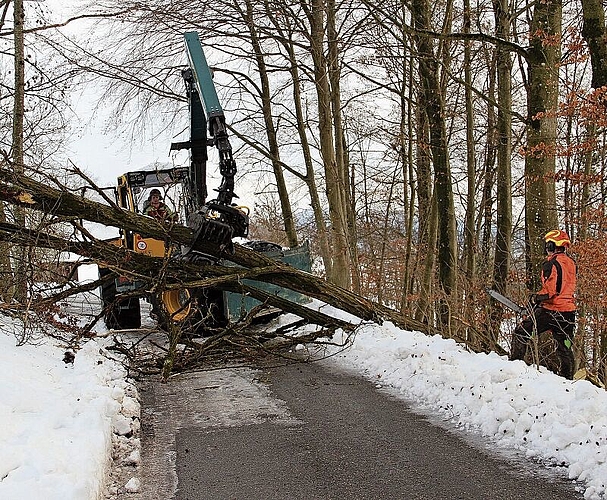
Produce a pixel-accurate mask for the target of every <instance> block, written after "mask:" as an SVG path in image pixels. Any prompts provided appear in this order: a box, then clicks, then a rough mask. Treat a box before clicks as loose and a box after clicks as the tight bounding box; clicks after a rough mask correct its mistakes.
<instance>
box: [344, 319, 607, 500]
mask: <svg viewBox="0 0 607 500" xmlns="http://www.w3.org/2000/svg"><path fill="white" fill-rule="evenodd" d="M334 359H337V360H338V362H339V363H340V364H341V365H343V366H345V367H347V368H349V369H354V370H356V371H358V372H361V373H363V374H364V375H365V376H366V377H367V378H369V379H371V380H373V381H375V383H376V384H377V385H378V386H389V387H392V388H394V389H395V390H396V392H397V393H398V394H399V395H400V396H401V397H403V398H405V399H407V400H408V401H412V402H413V403H414V404H417V406H419V408H420V409H423V410H429V411H431V412H432V413H433V414H437V413H438V414H440V415H442V417H443V418H444V419H446V420H449V421H450V422H452V423H453V424H455V425H456V426H457V427H459V428H460V429H464V430H467V431H472V432H475V433H480V434H481V435H482V436H485V437H487V438H489V439H490V440H491V441H493V442H495V443H496V445H498V446H499V447H501V448H502V449H505V450H506V449H515V450H518V451H521V452H523V453H524V455H525V456H526V457H527V458H529V459H533V460H536V461H539V462H541V463H544V464H545V465H549V466H554V465H556V466H562V467H563V468H565V469H566V472H567V473H568V476H569V478H570V479H572V480H576V481H577V482H579V483H580V490H582V491H584V497H585V498H586V499H589V500H598V499H605V498H607V491H606V484H607V460H606V459H607V392H606V391H605V390H603V389H600V388H598V387H596V386H594V385H592V384H591V383H590V382H588V381H586V380H578V381H570V380H565V379H563V378H561V377H558V376H557V375H555V374H553V373H552V372H549V371H548V370H546V369H544V368H543V367H542V368H541V369H540V370H539V371H538V370H537V369H536V368H535V367H530V366H527V365H526V364H525V363H524V362H522V361H515V362H511V361H508V360H507V358H506V357H504V356H498V355H497V354H495V353H491V354H476V353H472V352H469V351H467V350H466V349H465V347H462V346H460V345H458V344H457V343H456V342H455V341H453V340H446V339H443V338H441V337H439V336H434V337H428V336H426V335H424V334H422V333H419V332H404V331H402V330H400V329H398V328H396V327H394V326H393V325H391V324H389V323H386V324H385V325H383V326H378V325H369V326H365V327H364V328H362V329H361V330H360V331H359V332H358V334H357V335H356V339H355V341H354V344H353V346H352V347H351V348H350V349H348V350H345V351H343V352H337V353H336V355H335V357H334Z"/></svg>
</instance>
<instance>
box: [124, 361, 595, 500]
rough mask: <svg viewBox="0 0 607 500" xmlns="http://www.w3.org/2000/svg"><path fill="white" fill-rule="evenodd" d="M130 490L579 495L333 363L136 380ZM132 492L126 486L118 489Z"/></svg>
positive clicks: (287, 498)
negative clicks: (134, 485) (138, 427)
mask: <svg viewBox="0 0 607 500" xmlns="http://www.w3.org/2000/svg"><path fill="white" fill-rule="evenodd" d="M140 393H141V396H142V399H143V407H142V446H143V452H142V481H143V486H142V491H141V493H139V494H137V495H129V496H128V498H133V499H137V500H169V499H175V500H205V499H209V500H211V499H212V500H223V499H226V500H228V499H230V500H232V499H247V500H299V499H301V500H329V499H331V500H339V499H347V500H353V499H361V500H362V499H411V500H425V499H432V500H441V499H445V500H447V499H448V500H454V499H462V500H463V499H466V500H467V499H483V500H492V499H495V500H523V499H524V500H535V499H537V500H575V499H582V498H583V495H582V494H581V493H578V492H576V491H575V487H574V485H573V484H572V483H570V482H568V481H566V480H565V478H564V477H563V476H559V475H558V471H554V472H552V471H546V470H545V468H544V467H542V466H540V465H530V464H529V463H527V462H524V461H522V460H520V459H517V458H516V457H508V458H505V457H503V456H501V457H500V456H498V455H497V454H496V453H494V452H493V451H491V450H490V448H491V446H490V445H489V444H488V443H487V442H484V441H483V440H481V439H480V438H478V437H477V438H475V439H474V443H472V442H471V441H470V439H469V438H465V437H464V436H463V435H461V433H458V432H457V431H455V430H453V429H449V426H448V425H446V424H441V423H440V422H439V421H433V418H432V417H431V416H430V417H429V416H424V415H422V414H420V413H419V412H416V411H412V409H411V408H410V407H409V405H408V404H407V403H406V402H404V401H402V400H400V399H398V398H396V397H393V396H391V395H390V394H389V393H388V392H386V391H384V390H378V389H377V388H376V387H375V386H374V385H373V384H371V383H370V382H368V381H366V380H363V379H362V378H358V377H355V376H352V375H349V374H346V373H343V372H340V371H338V370H337V369H335V368H333V367H332V366H331V364H330V363H328V362H322V363H321V362H316V363H309V364H295V365H289V366H280V367H264V368H259V369H253V368H250V367H240V368H231V369H223V370H216V371H206V372H198V373H189V374H181V375H177V376H175V377H174V378H172V379H171V380H170V382H169V383H167V384H161V383H159V382H158V380H149V381H147V382H145V383H143V384H140ZM125 498H127V497H125Z"/></svg>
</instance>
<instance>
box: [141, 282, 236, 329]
mask: <svg viewBox="0 0 607 500" xmlns="http://www.w3.org/2000/svg"><path fill="white" fill-rule="evenodd" d="M190 294H191V299H190V300H191V302H190V303H189V305H190V308H191V310H190V313H189V314H188V316H187V317H186V318H185V319H183V320H181V321H179V322H177V325H178V326H179V327H180V328H182V330H183V332H184V333H185V334H187V335H190V336H194V337H209V336H211V335H213V334H214V333H216V331H217V329H219V328H224V327H225V326H226V325H227V324H228V320H227V318H226V315H225V306H224V301H223V292H222V291H221V290H213V289H206V288H205V289H196V290H190ZM152 306H153V307H152V312H153V313H154V314H155V315H156V316H157V321H158V327H159V328H161V329H162V330H165V331H168V324H169V320H168V318H167V317H166V314H164V313H162V312H161V309H162V310H165V308H161V307H160V306H159V304H158V303H157V299H156V298H154V299H152Z"/></svg>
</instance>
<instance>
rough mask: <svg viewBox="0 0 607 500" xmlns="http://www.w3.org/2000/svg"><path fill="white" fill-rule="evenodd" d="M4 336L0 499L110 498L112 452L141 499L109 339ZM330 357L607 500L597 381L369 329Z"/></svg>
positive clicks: (130, 401)
mask: <svg viewBox="0 0 607 500" xmlns="http://www.w3.org/2000/svg"><path fill="white" fill-rule="evenodd" d="M324 312H327V310H326V309H324ZM335 314H337V313H335ZM0 326H2V327H3V328H1V330H2V331H3V333H0V365H1V366H2V367H3V371H4V376H3V377H2V381H1V382H0V428H1V429H2V430H0V447H1V448H2V450H3V453H2V455H1V457H0V498H2V499H3V500H17V499H19V500H22V499H24V498H44V499H45V500H70V499H74V500H76V499H77V500H85V499H97V498H102V497H103V495H104V484H106V483H108V475H109V470H110V462H111V458H112V454H113V455H114V456H115V458H119V460H121V463H122V465H123V466H124V468H125V469H127V470H129V469H128V467H129V466H132V475H131V477H130V479H128V478H127V479H128V481H127V480H126V479H124V477H123V482H122V483H121V484H119V485H117V486H116V485H114V486H112V485H111V484H110V485H109V490H108V486H107V485H106V486H105V495H106V498H111V494H112V488H113V492H114V493H115V492H116V491H118V488H119V489H120V491H133V492H135V491H137V490H138V489H139V483H138V481H139V480H138V478H137V474H136V472H137V468H136V467H134V466H136V465H137V463H138V461H139V444H138V439H137V437H136V436H137V430H138V426H139V420H138V415H139V405H138V403H137V394H136V392H135V389H134V388H133V386H131V385H130V384H129V383H128V381H126V380H125V376H126V374H125V371H124V370H123V369H122V367H121V365H120V364H119V363H117V362H116V361H113V360H111V359H109V358H108V355H107V351H105V350H104V345H103V341H102V340H99V341H91V342H89V343H87V344H86V345H85V346H84V347H83V348H82V349H81V350H79V351H78V352H77V353H76V356H75V360H74V362H73V364H72V363H69V362H68V363H65V362H64V361H63V358H64V354H65V349H60V348H58V347H54V346H52V345H50V344H49V343H41V344H40V345H36V346H33V345H25V346H21V347H16V346H15V337H14V336H12V335H10V334H6V333H5V330H6V329H7V326H9V327H10V324H9V323H8V320H6V319H5V318H2V317H0ZM302 333H304V332H303V331H302ZM332 354H333V356H332V358H331V359H333V360H334V362H335V363H338V364H339V365H341V366H344V367H347V368H348V369H350V370H354V371H356V372H358V373H362V374H363V375H364V376H366V377H368V378H370V379H371V380H373V381H374V382H375V383H376V384H377V385H378V387H391V388H393V391H395V392H396V393H398V394H399V395H400V396H401V397H403V398H405V399H406V400H407V401H409V402H410V403H411V402H412V403H413V405H415V406H417V407H418V408H420V410H427V411H431V412H432V413H433V414H438V415H442V418H443V419H445V420H447V421H450V422H452V423H453V424H454V425H456V426H458V427H459V428H460V429H464V430H467V431H470V432H472V433H475V434H481V435H483V436H485V437H487V438H489V440H491V441H492V442H494V443H495V444H496V446H499V447H501V448H503V449H505V450H507V449H510V450H512V449H515V450H518V451H520V452H522V453H523V454H524V455H525V456H526V457H528V458H529V459H530V460H533V461H534V463H538V462H539V463H545V464H546V466H554V465H557V466H559V467H562V468H563V469H564V470H566V471H567V473H568V475H569V477H570V478H571V479H573V480H576V481H577V482H578V483H579V487H580V489H581V490H583V491H584V492H585V493H584V494H585V498H586V499H588V500H600V499H606V498H607V493H606V486H605V485H606V481H607V461H606V460H605V458H606V457H605V455H606V454H607V446H606V445H607V393H606V392H605V391H604V390H602V389H599V388H597V387H595V386H593V385H592V384H590V383H589V382H587V381H576V382H573V381H568V380H564V379H562V378H560V377H557V376H556V375H554V374H552V373H550V372H548V371H546V370H544V369H541V370H540V371H538V370H536V369H535V368H533V367H529V366H527V365H525V364H524V363H523V362H521V361H517V362H509V361H508V360H507V359H506V358H505V357H500V356H498V355H497V354H488V355H487V354H474V353H470V352H468V351H467V350H466V349H465V348H463V347H461V346H459V345H458V344H456V343H455V342H454V341H453V340H445V339H442V338H440V337H438V336H435V337H428V336H426V335H423V334H421V333H417V332H406V331H402V330H400V329H398V328H395V327H394V326H392V325H391V324H389V323H386V324H385V325H383V326H378V325H373V324H370V325H363V326H361V327H360V329H359V330H358V332H357V334H356V336H355V339H354V343H353V345H352V346H351V347H350V348H349V349H347V350H339V349H337V348H333V352H332ZM133 442H134V445H133ZM120 454H122V458H120V457H117V455H120ZM108 491H109V493H108Z"/></svg>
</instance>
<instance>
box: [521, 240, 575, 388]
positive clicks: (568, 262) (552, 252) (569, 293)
mask: <svg viewBox="0 0 607 500" xmlns="http://www.w3.org/2000/svg"><path fill="white" fill-rule="evenodd" d="M544 240H545V249H546V259H545V260H544V264H543V266H542V274H541V281H542V289H541V290H540V291H539V292H538V293H536V294H534V295H532V296H531V298H530V302H531V303H532V305H533V306H534V313H533V315H532V316H527V317H525V318H523V321H522V322H521V323H520V324H519V325H518V326H517V327H516V329H515V330H514V333H513V335H512V346H511V349H510V359H511V360H515V359H524V358H525V354H526V353H527V346H528V344H529V340H530V339H531V337H532V335H533V332H534V331H536V332H537V333H538V334H540V333H542V332H545V331H548V330H550V331H552V335H553V337H554V339H555V340H556V343H557V351H556V352H557V355H558V358H559V362H560V370H559V372H558V375H560V376H562V377H565V378H567V379H572V378H573V371H574V364H575V358H574V356H573V349H572V347H573V330H574V327H575V314H576V313H575V311H576V307H575V296H574V292H575V286H576V272H577V266H576V263H575V261H574V260H573V259H572V258H571V257H570V256H569V255H567V252H566V250H567V248H569V246H570V245H571V240H570V239H569V236H568V235H567V233H566V232H565V231H561V230H560V229H554V230H553V231H549V232H548V233H547V234H546V236H545V237H544Z"/></svg>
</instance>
